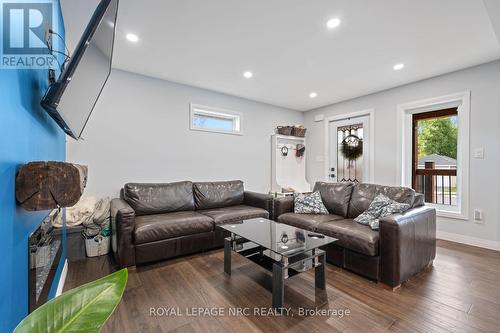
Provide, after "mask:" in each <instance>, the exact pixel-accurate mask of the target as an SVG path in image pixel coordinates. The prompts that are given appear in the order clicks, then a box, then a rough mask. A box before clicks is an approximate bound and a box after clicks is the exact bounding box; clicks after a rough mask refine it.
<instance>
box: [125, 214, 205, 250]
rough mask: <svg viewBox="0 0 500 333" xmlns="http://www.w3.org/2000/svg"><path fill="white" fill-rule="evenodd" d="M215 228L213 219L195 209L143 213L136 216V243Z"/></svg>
mask: <svg viewBox="0 0 500 333" xmlns="http://www.w3.org/2000/svg"><path fill="white" fill-rule="evenodd" d="M213 230H214V222H213V220H212V219H211V218H210V217H208V216H206V215H203V214H199V213H197V212H193V211H184V212H173V213H166V214H154V215H143V216H138V217H136V218H135V230H134V243H135V244H143V243H149V242H155V241H159V240H163V239H168V238H174V237H180V236H186V235H193V234H198V233H202V232H209V231H213Z"/></svg>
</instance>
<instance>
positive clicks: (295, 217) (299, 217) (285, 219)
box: [278, 213, 343, 231]
mask: <svg viewBox="0 0 500 333" xmlns="http://www.w3.org/2000/svg"><path fill="white" fill-rule="evenodd" d="M342 219H343V217H342V216H338V215H332V214H329V215H323V214H295V213H285V214H281V215H280V216H279V217H278V222H279V223H284V224H288V225H291V226H294V227H297V228H301V229H306V230H310V231H316V226H317V225H318V224H320V223H323V222H328V221H333V220H342Z"/></svg>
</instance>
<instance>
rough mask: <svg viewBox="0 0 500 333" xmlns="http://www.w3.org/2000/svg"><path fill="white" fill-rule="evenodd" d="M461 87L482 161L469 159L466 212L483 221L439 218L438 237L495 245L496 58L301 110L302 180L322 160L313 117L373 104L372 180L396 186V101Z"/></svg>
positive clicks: (498, 197) (499, 140) (316, 174)
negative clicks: (480, 212)
mask: <svg viewBox="0 0 500 333" xmlns="http://www.w3.org/2000/svg"><path fill="white" fill-rule="evenodd" d="M465 90H470V91H471V129H470V147H471V150H470V151H471V154H472V153H473V151H474V148H477V147H484V148H485V158H484V159H483V160H479V159H472V158H471V159H470V205H469V206H470V209H469V212H470V214H472V212H473V210H474V209H475V208H479V209H482V210H483V211H484V224H483V225H481V224H474V223H473V221H472V219H469V220H467V221H464V220H452V219H444V218H439V219H438V230H439V232H440V234H441V235H442V236H443V237H447V236H450V237H455V235H448V234H447V233H452V234H456V235H460V236H456V237H455V238H456V239H457V240H458V239H459V237H461V239H462V241H470V242H471V243H473V242H476V243H479V242H482V243H484V244H483V245H493V246H492V247H495V246H500V208H499V207H500V61H496V62H492V63H488V64H484V65H481V66H477V67H473V68H469V69H465V70H462V71H458V72H454V73H450V74H446V75H443V76H439V77H435V78H431V79H428V80H424V81H420V82H416V83H412V84H409V85H405V86H401V87H397V88H394V89H390V90H386V91H383V92H379V93H376V94H372V95H368V96H364V97H359V98H356V99H352V100H349V101H345V102H341V103H338V104H334V105H330V106H326V107H322V108H320V109H316V110H312V111H309V112H306V113H305V126H306V127H307V128H308V137H307V139H308V154H309V158H308V163H307V175H308V180H309V181H310V182H311V183H313V182H315V181H316V180H322V179H323V177H324V164H323V162H317V159H316V157H318V156H322V155H323V154H324V123H323V122H315V121H314V117H315V116H316V115H319V114H323V115H325V117H328V116H332V115H336V114H344V113H350V112H354V111H359V110H365V109H370V108H374V109H375V116H374V118H375V119H374V120H375V133H374V140H375V172H374V177H375V182H376V183H380V184H388V185H390V184H393V185H399V184H400V183H399V182H400V177H399V175H398V173H397V171H396V165H397V161H396V159H397V156H396V155H397V147H398V145H399V142H400V138H398V137H397V130H396V126H397V124H396V112H397V110H396V107H397V105H398V104H401V103H406V102H411V101H416V100H420V99H426V98H431V97H436V96H441V95H446V94H450V93H455V92H462V91H465ZM499 249H500V247H499Z"/></svg>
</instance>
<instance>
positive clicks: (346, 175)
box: [327, 116, 371, 183]
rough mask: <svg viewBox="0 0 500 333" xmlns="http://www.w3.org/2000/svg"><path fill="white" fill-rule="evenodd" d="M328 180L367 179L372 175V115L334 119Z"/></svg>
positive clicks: (330, 142) (330, 126)
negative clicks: (370, 159)
mask: <svg viewBox="0 0 500 333" xmlns="http://www.w3.org/2000/svg"><path fill="white" fill-rule="evenodd" d="M329 132H330V138H329V145H330V148H329V151H330V152H329V153H330V158H329V161H327V163H329V164H328V174H327V179H328V180H329V181H331V182H355V183H361V182H367V181H368V178H369V174H370V169H369V168H370V161H369V158H370V152H369V147H370V145H369V141H370V139H371V138H370V135H371V133H370V116H361V117H353V118H347V119H341V120H334V121H331V122H330V124H329Z"/></svg>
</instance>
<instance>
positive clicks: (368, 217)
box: [354, 194, 410, 230]
mask: <svg viewBox="0 0 500 333" xmlns="http://www.w3.org/2000/svg"><path fill="white" fill-rule="evenodd" d="M409 208H410V205H409V204H405V203H400V202H397V201H394V200H391V199H389V198H388V197H386V196H385V195H383V194H379V195H377V196H376V197H375V199H373V201H372V202H371V204H370V207H368V209H367V210H366V211H364V212H363V213H361V214H360V215H359V216H358V217H356V218H355V219H354V221H356V222H358V223H360V224H365V225H369V226H370V228H372V229H373V230H378V226H379V220H380V219H381V218H382V217H386V216H389V215H391V214H396V213H403V212H405V211H407V210H408V209H409Z"/></svg>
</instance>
